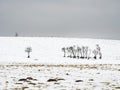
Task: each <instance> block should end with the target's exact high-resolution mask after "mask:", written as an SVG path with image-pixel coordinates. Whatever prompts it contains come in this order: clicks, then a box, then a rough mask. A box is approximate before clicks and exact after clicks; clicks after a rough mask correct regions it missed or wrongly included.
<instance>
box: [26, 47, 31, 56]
mask: <svg viewBox="0 0 120 90" xmlns="http://www.w3.org/2000/svg"><path fill="white" fill-rule="evenodd" d="M25 52H27V53H28V57H27V58H30V52H32V48H31V47H27V48H26V49H25Z"/></svg>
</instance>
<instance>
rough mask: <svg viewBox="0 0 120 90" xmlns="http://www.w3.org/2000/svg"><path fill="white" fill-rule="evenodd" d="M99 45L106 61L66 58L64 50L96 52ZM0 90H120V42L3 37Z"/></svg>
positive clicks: (0, 46)
mask: <svg viewBox="0 0 120 90" xmlns="http://www.w3.org/2000/svg"><path fill="white" fill-rule="evenodd" d="M96 44H99V45H100V47H101V50H102V54H103V58H102V59H97V60H95V59H90V60H87V59H72V58H64V57H63V52H62V51H61V48H62V47H68V46H73V45H79V46H88V47H90V48H91V49H94V48H95V45H96ZM29 46H30V47H32V53H31V58H30V59H28V58H27V53H26V52H25V48H26V47H29ZM0 90H120V41H119V40H101V39H77V38H48V37H0Z"/></svg>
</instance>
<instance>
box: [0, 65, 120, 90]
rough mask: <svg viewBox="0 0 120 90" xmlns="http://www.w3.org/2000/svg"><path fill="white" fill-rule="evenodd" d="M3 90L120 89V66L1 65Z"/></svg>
mask: <svg viewBox="0 0 120 90" xmlns="http://www.w3.org/2000/svg"><path fill="white" fill-rule="evenodd" d="M0 90H120V65H117V64H116V65H112V64H104V65H103V64H93V65H88V64H86V65H85V64H84V65H83V64H81V65H7V66H0Z"/></svg>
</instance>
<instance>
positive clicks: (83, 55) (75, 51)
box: [62, 44, 102, 59]
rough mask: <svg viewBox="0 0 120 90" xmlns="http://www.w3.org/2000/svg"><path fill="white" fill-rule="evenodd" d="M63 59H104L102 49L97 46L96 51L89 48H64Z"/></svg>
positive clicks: (74, 46)
mask: <svg viewBox="0 0 120 90" xmlns="http://www.w3.org/2000/svg"><path fill="white" fill-rule="evenodd" d="M62 52H63V54H64V55H63V57H68V58H78V59H79V58H80V59H90V58H94V59H102V53H101V47H100V46H99V44H96V47H95V49H93V50H92V49H90V48H89V47H88V46H81V47H80V46H76V45H73V46H70V47H63V48H62Z"/></svg>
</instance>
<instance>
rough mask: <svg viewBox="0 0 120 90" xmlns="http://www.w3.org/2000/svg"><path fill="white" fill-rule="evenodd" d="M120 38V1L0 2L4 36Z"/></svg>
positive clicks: (42, 0)
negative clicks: (16, 34)
mask: <svg viewBox="0 0 120 90" xmlns="http://www.w3.org/2000/svg"><path fill="white" fill-rule="evenodd" d="M15 32H17V33H18V34H19V35H20V36H60V37H62V36H64V37H82V38H105V39H120V0H0V36H14V35H15Z"/></svg>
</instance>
